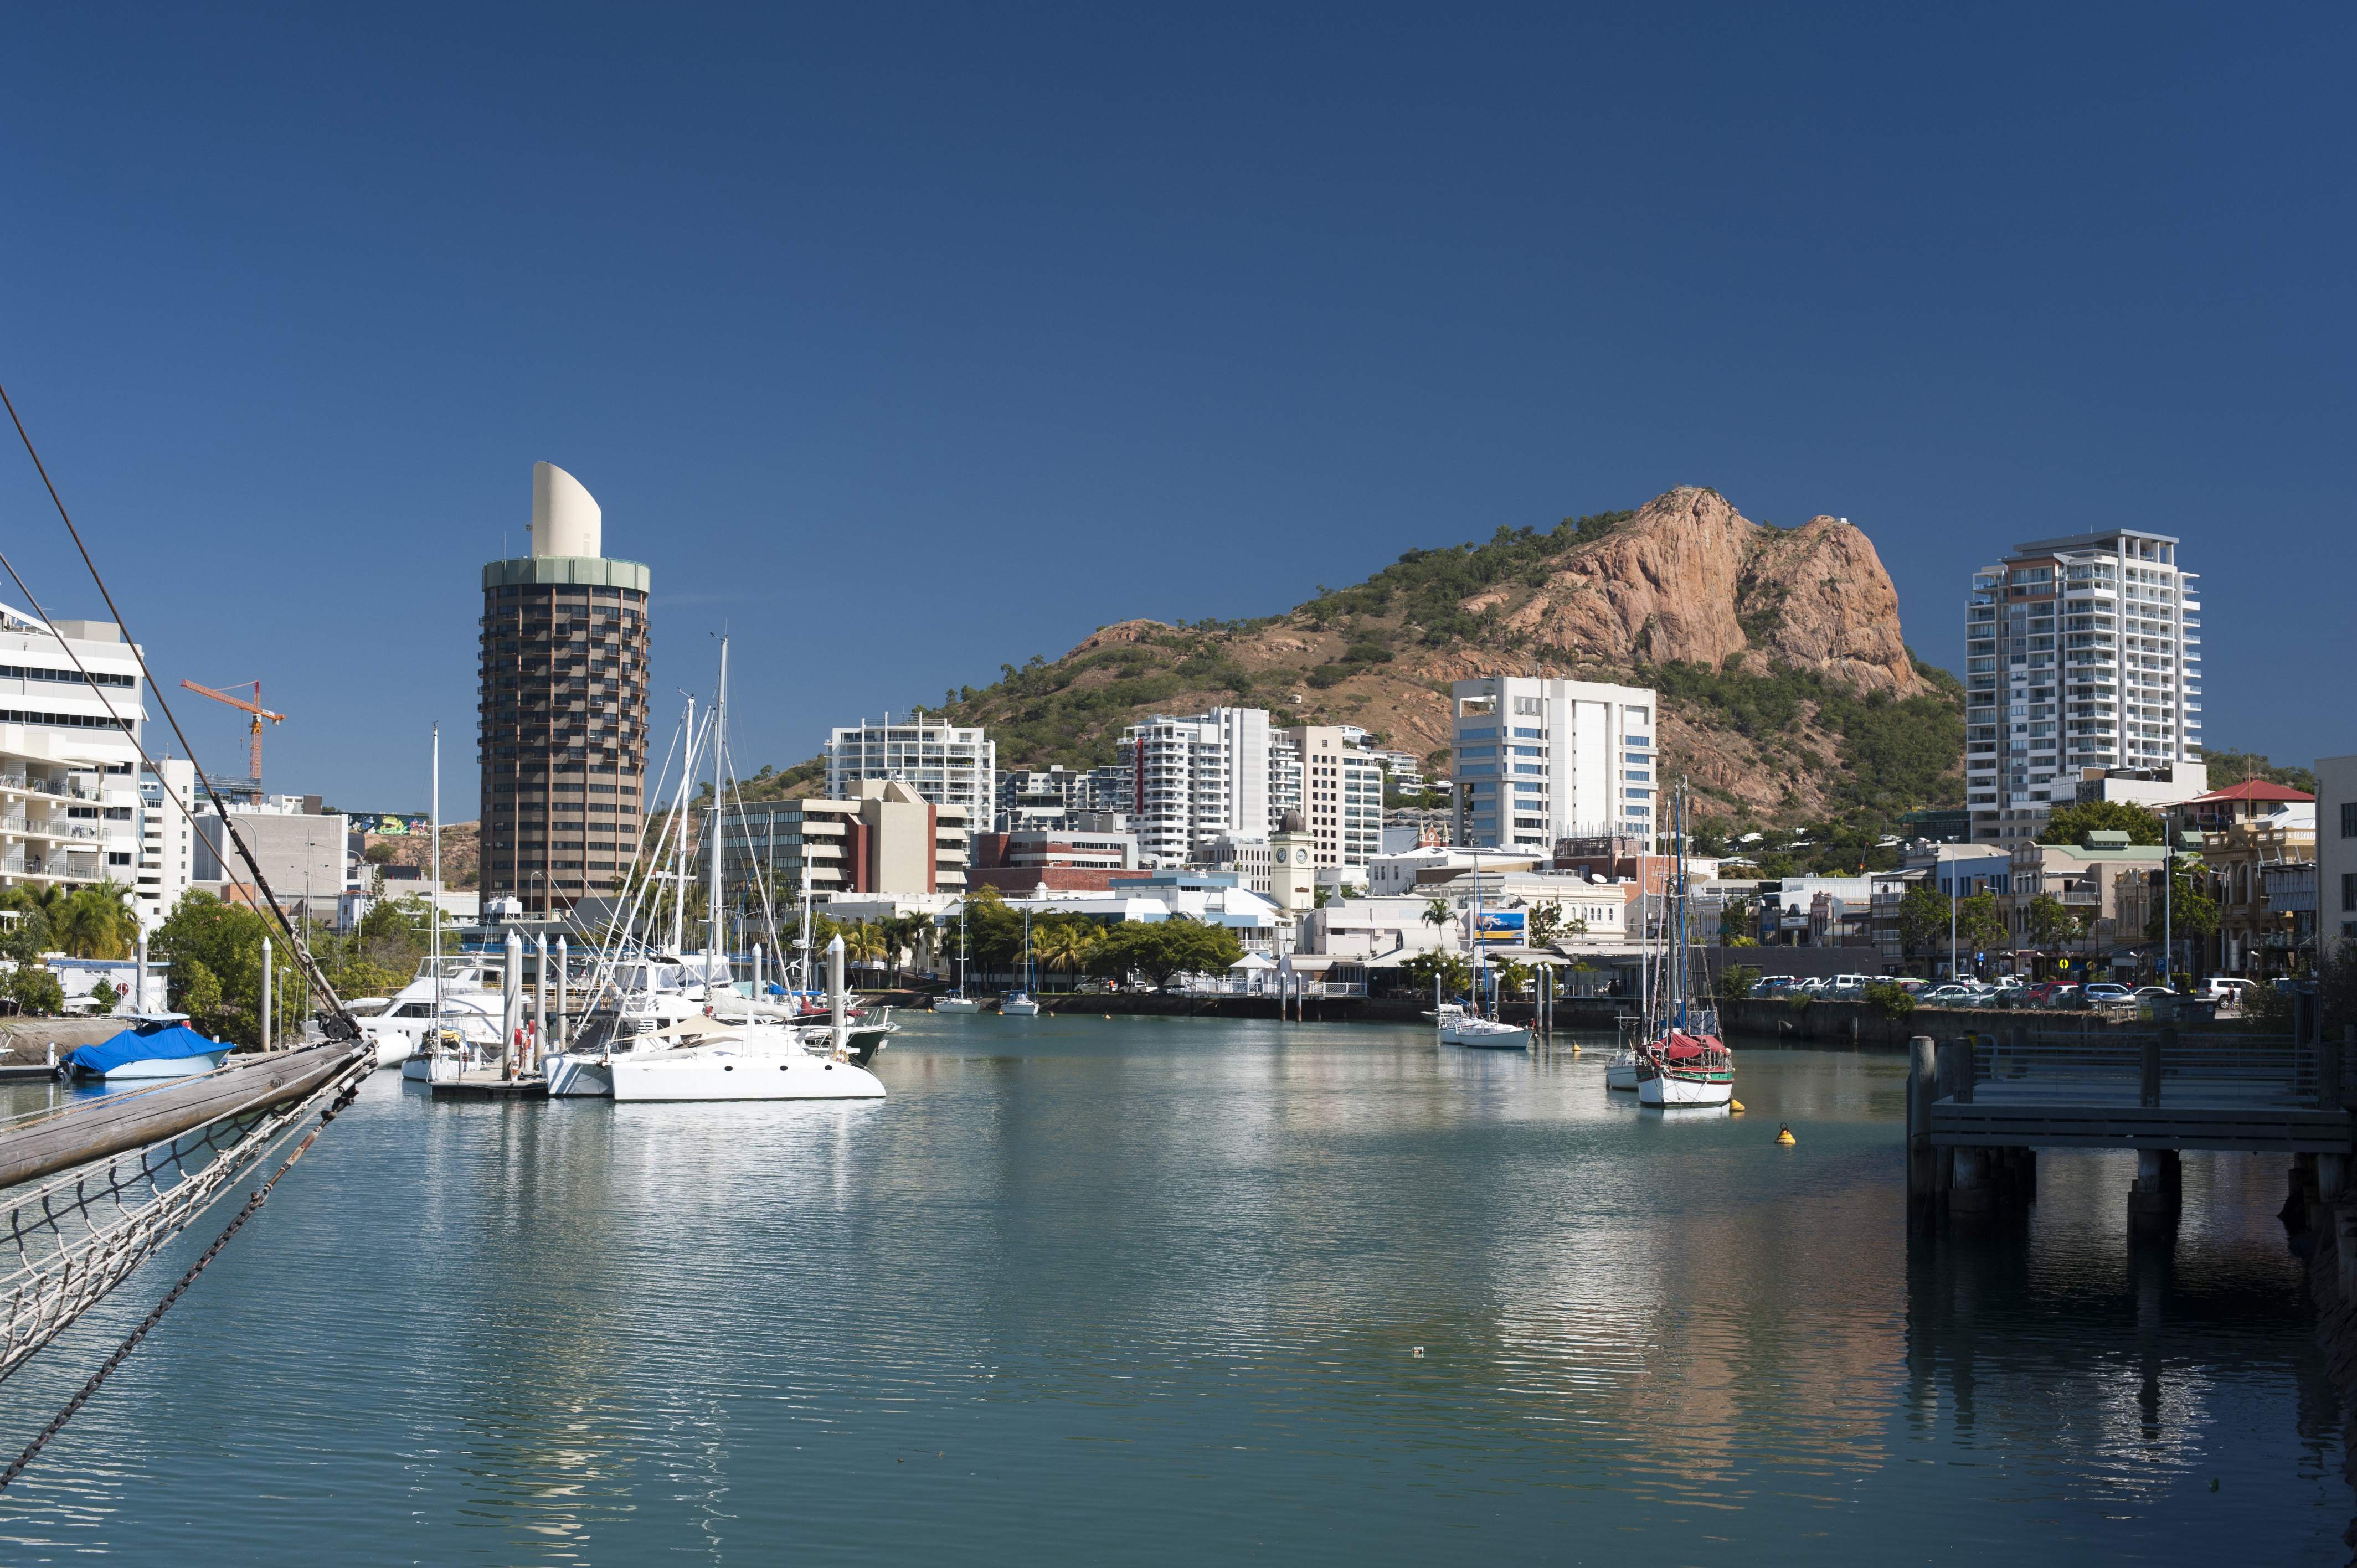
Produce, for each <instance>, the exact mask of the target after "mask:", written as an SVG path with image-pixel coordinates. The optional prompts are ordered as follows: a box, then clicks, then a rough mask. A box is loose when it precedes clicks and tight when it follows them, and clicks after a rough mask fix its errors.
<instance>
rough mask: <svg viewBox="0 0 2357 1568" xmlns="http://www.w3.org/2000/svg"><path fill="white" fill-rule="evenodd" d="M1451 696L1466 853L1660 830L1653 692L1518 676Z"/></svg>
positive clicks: (1459, 838)
mask: <svg viewBox="0 0 2357 1568" xmlns="http://www.w3.org/2000/svg"><path fill="white" fill-rule="evenodd" d="M1449 692H1450V695H1451V697H1452V698H1453V699H1454V700H1453V702H1452V703H1451V708H1452V711H1453V713H1454V714H1455V726H1456V727H1455V731H1454V733H1453V734H1452V736H1450V740H1451V743H1452V746H1453V748H1454V752H1455V756H1454V757H1453V760H1452V770H1453V777H1454V779H1455V780H1456V821H1455V824H1454V826H1455V831H1456V842H1457V843H1458V846H1459V847H1460V848H1492V849H1514V848H1519V849H1525V850H1531V851H1534V852H1536V853H1538V854H1547V853H1550V852H1552V850H1553V849H1554V847H1555V840H1557V839H1561V838H1593V837H1600V836H1602V835H1605V834H1608V833H1621V834H1641V835H1644V836H1646V837H1647V838H1651V837H1652V835H1653V834H1654V833H1655V832H1657V831H1659V830H1658V828H1657V826H1656V824H1657V823H1659V822H1660V821H1661V814H1660V812H1659V811H1656V809H1655V808H1656V806H1657V804H1658V796H1659V791H1660V788H1661V786H1660V782H1659V780H1658V779H1657V778H1656V775H1657V774H1658V773H1659V771H1660V769H1659V768H1657V767H1656V766H1655V758H1656V757H1659V756H1660V753H1659V752H1658V751H1656V750H1655V748H1654V745H1653V743H1654V740H1655V731H1654V727H1653V725H1654V721H1655V719H1656V718H1657V717H1658V716H1659V713H1658V708H1659V700H1658V698H1657V697H1656V695H1655V693H1652V692H1651V691H1647V690H1643V689H1641V688H1639V687H1635V686H1614V685H1609V684H1607V683H1605V682H1596V681H1547V680H1540V679H1536V678H1534V677H1527V676H1517V675H1497V676H1491V677H1487V678H1484V679H1481V680H1478V681H1458V682H1454V683H1453V684H1452V685H1451V686H1450V688H1449ZM1378 800H1379V801H1380V797H1378Z"/></svg>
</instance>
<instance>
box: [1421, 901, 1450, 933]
mask: <svg viewBox="0 0 2357 1568" xmlns="http://www.w3.org/2000/svg"><path fill="white" fill-rule="evenodd" d="M1419 918H1421V919H1422V920H1423V921H1424V923H1425V924H1426V925H1427V926H1430V927H1431V928H1432V929H1433V930H1434V931H1435V932H1436V933H1437V932H1438V931H1440V930H1441V929H1444V928H1446V927H1448V926H1453V925H1455V924H1456V923H1457V911H1456V910H1454V909H1452V908H1449V907H1448V899H1446V898H1427V899H1426V900H1425V901H1424V914H1423V915H1422V916H1421V917H1419Z"/></svg>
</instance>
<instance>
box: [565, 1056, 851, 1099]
mask: <svg viewBox="0 0 2357 1568" xmlns="http://www.w3.org/2000/svg"><path fill="white" fill-rule="evenodd" d="M608 1072H609V1073H610V1074H611V1076H612V1079H613V1096H614V1100H615V1101H616V1102H617V1103H618V1104H631V1103H651V1102H663V1101H696V1100H881V1099H883V1098H884V1084H883V1080H882V1079H878V1078H877V1076H876V1075H875V1074H874V1073H872V1072H869V1071H868V1070H867V1069H866V1068H862V1067H855V1066H853V1065H852V1064H851V1063H849V1062H838V1061H827V1060H823V1059H822V1058H818V1057H814V1056H812V1055H810V1054H809V1053H808V1052H806V1051H802V1050H780V1051H754V1052H748V1053H738V1052H735V1051H729V1050H726V1049H723V1048H713V1047H699V1048H695V1049H691V1050H682V1051H650V1052H647V1053H645V1054H644V1055H634V1056H630V1057H618V1058H615V1059H614V1061H613V1062H612V1063H611V1064H610V1065H609V1067H608Z"/></svg>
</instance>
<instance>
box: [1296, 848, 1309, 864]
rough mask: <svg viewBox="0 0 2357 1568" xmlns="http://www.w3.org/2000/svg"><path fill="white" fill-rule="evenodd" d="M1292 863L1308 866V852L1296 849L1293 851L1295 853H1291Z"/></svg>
mask: <svg viewBox="0 0 2357 1568" xmlns="http://www.w3.org/2000/svg"><path fill="white" fill-rule="evenodd" d="M1293 863H1294V864H1295V865H1308V864H1309V852H1308V850H1306V849H1297V850H1295V851H1294V852H1293Z"/></svg>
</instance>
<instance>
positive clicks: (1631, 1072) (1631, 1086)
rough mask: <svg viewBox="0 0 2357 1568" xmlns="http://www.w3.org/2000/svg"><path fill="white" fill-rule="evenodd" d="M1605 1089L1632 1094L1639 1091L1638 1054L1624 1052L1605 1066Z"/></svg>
mask: <svg viewBox="0 0 2357 1568" xmlns="http://www.w3.org/2000/svg"><path fill="white" fill-rule="evenodd" d="M1604 1087H1605V1088H1607V1089H1625V1090H1629V1091H1630V1092H1631V1093H1632V1094H1633V1093H1634V1092H1636V1089H1637V1053H1636V1052H1634V1051H1622V1052H1621V1053H1620V1055H1618V1056H1616V1057H1614V1058H1612V1059H1611V1060H1610V1061H1609V1062H1606V1063H1605V1064H1604Z"/></svg>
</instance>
